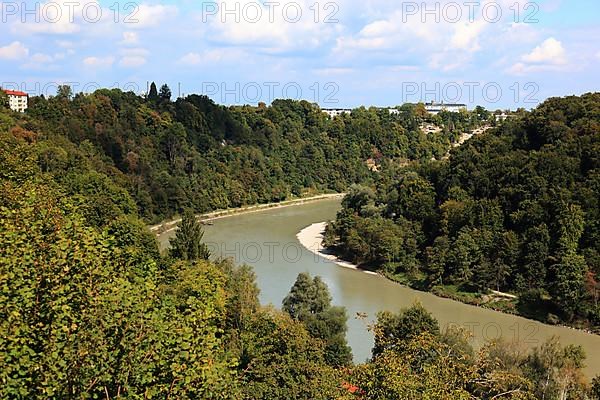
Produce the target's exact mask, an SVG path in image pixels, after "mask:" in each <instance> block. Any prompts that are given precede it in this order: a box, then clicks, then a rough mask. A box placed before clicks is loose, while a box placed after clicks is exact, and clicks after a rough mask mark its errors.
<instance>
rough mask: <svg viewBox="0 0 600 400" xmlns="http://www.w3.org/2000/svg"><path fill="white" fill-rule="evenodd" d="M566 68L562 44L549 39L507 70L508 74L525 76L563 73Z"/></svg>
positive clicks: (566, 62)
mask: <svg viewBox="0 0 600 400" xmlns="http://www.w3.org/2000/svg"><path fill="white" fill-rule="evenodd" d="M567 67H568V61H567V55H566V51H565V49H564V47H563V45H562V43H561V42H560V41H558V40H556V39H555V38H553V37H551V38H548V39H546V40H544V41H543V42H542V43H541V44H540V45H539V46H536V47H535V48H534V49H533V50H532V51H531V52H530V53H527V54H524V55H523V56H521V61H519V62H517V63H515V64H513V65H512V66H510V67H509V68H508V69H507V72H508V73H509V74H513V75H525V74H529V73H536V72H544V71H563V70H565V69H566V68H567Z"/></svg>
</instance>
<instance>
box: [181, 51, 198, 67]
mask: <svg viewBox="0 0 600 400" xmlns="http://www.w3.org/2000/svg"><path fill="white" fill-rule="evenodd" d="M203 61H204V59H203V58H202V56H201V55H200V54H198V53H187V54H186V55H185V56H183V57H181V58H180V59H179V62H180V63H181V64H185V65H199V64H202V62H203Z"/></svg>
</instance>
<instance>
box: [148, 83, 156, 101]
mask: <svg viewBox="0 0 600 400" xmlns="http://www.w3.org/2000/svg"><path fill="white" fill-rule="evenodd" d="M148 100H150V101H156V100H158V90H157V89H156V83H154V82H152V83H151V84H150V91H149V92H148Z"/></svg>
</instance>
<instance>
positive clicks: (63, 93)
mask: <svg viewBox="0 0 600 400" xmlns="http://www.w3.org/2000/svg"><path fill="white" fill-rule="evenodd" d="M56 97H57V98H59V99H63V100H71V98H72V97H73V89H71V86H69V85H58V89H57V90H56Z"/></svg>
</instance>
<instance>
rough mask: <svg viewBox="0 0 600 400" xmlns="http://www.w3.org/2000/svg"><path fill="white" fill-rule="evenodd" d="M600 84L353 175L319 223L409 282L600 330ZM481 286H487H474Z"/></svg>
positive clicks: (366, 262)
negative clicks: (492, 293)
mask: <svg viewBox="0 0 600 400" xmlns="http://www.w3.org/2000/svg"><path fill="white" fill-rule="evenodd" d="M599 155H600V94H598V93H594V94H586V95H583V96H581V97H566V98H552V99H549V100H547V101H545V102H544V103H543V104H541V105H540V106H539V107H537V108H536V109H535V110H533V111H532V112H529V113H521V114H520V115H519V116H517V117H515V118H511V119H509V120H507V121H506V122H505V123H503V124H501V126H499V127H498V128H496V129H493V130H490V131H488V133H487V134H486V135H481V136H478V137H474V138H473V139H471V140H470V141H468V142H467V143H466V144H464V145H463V146H461V147H460V148H458V149H455V150H453V151H452V153H451V156H450V158H449V159H448V160H445V161H441V162H432V163H423V162H422V163H414V164H412V165H409V166H407V167H404V168H396V169H390V170H388V171H384V172H382V174H381V175H380V176H379V177H378V179H377V181H376V183H375V184H374V185H368V186H355V187H353V189H352V190H351V191H350V194H349V195H348V196H347V197H346V198H345V200H344V203H343V205H344V208H343V210H342V211H341V212H340V213H339V214H338V216H337V219H336V221H335V222H334V223H333V224H331V225H330V226H329V228H328V232H327V244H328V245H330V246H335V247H336V248H337V250H338V251H339V252H340V253H341V254H342V255H343V256H344V257H346V258H348V259H350V260H352V261H354V262H357V263H360V264H363V266H364V267H366V268H371V269H375V270H377V271H380V272H382V273H384V274H385V275H386V276H388V277H390V278H391V279H395V280H398V281H401V282H404V283H407V284H409V285H411V286H414V287H418V288H422V289H429V290H433V291H434V292H437V293H439V294H443V295H448V296H452V297H455V298H459V299H461V300H466V301H470V302H475V303H479V302H482V301H484V299H485V297H486V293H487V292H488V290H489V289H492V290H496V291H505V292H510V293H512V294H515V295H518V300H516V301H515V300H513V301H506V300H504V301H499V302H496V303H493V306H494V307H497V308H501V309H504V310H505V311H509V312H519V313H521V314H524V315H527V316H531V317H535V318H538V319H541V320H542V321H546V322H550V323H556V322H559V321H562V322H567V323H572V324H575V325H578V326H581V327H584V328H589V329H593V330H596V331H598V329H600V304H599V303H598V300H599V299H600V284H599V283H598V277H599V276H600V204H599V201H600V158H599ZM482 295H483V296H482Z"/></svg>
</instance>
